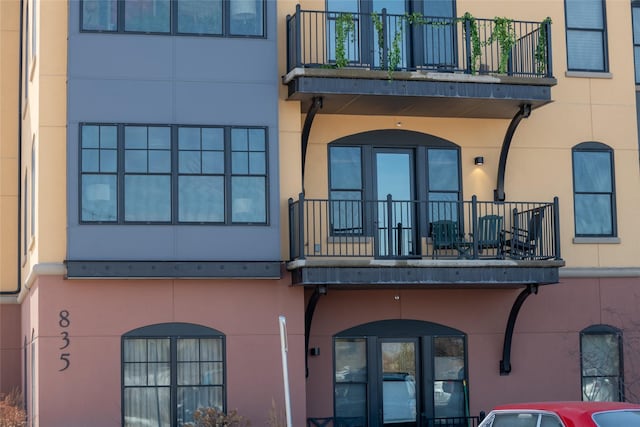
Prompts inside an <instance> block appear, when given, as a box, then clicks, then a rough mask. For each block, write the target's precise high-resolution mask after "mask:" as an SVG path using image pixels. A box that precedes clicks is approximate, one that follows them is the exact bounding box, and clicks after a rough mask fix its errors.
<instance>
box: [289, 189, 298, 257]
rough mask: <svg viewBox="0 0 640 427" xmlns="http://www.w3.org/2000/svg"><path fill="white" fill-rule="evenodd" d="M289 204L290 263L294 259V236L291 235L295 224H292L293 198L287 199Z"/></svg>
mask: <svg viewBox="0 0 640 427" xmlns="http://www.w3.org/2000/svg"><path fill="white" fill-rule="evenodd" d="M288 202H289V204H288V206H289V260H290V261H292V260H293V259H294V257H295V253H294V251H295V246H294V244H295V240H294V236H295V234H294V233H293V227H295V226H296V225H297V224H295V223H294V218H295V214H294V212H293V198H292V197H289V200H288Z"/></svg>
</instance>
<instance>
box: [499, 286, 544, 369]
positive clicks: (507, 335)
mask: <svg viewBox="0 0 640 427" xmlns="http://www.w3.org/2000/svg"><path fill="white" fill-rule="evenodd" d="M537 293H538V285H534V284H530V285H527V287H526V289H524V290H523V291H522V292H520V295H518V297H517V298H516V300H515V302H514V303H513V307H511V313H509V321H508V322H507V329H506V330H505V332H504V345H503V347H502V360H501V361H500V375H509V373H510V372H511V341H512V339H513V330H514V328H515V326H516V319H517V318H518V312H519V311H520V307H522V304H524V302H525V300H526V299H527V297H529V295H531V294H537Z"/></svg>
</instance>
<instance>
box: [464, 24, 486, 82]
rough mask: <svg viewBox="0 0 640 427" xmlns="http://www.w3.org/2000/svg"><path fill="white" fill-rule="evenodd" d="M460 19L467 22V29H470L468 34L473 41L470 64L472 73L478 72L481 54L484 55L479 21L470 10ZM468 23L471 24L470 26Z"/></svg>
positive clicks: (471, 41)
mask: <svg viewBox="0 0 640 427" xmlns="http://www.w3.org/2000/svg"><path fill="white" fill-rule="evenodd" d="M460 21H462V22H463V23H464V24H465V26H464V28H465V31H469V34H468V36H469V39H470V43H471V63H470V64H469V68H470V69H471V74H477V73H478V70H479V69H480V56H481V55H482V46H481V44H480V32H479V31H478V21H476V18H474V17H473V15H471V14H470V13H469V12H465V14H464V15H463V16H462V18H460ZM467 23H468V24H469V25H468V26H467ZM467 28H468V30H467Z"/></svg>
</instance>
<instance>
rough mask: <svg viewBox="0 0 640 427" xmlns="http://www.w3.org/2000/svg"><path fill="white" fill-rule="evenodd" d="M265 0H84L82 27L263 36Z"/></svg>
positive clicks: (149, 31) (150, 31) (84, 28)
mask: <svg viewBox="0 0 640 427" xmlns="http://www.w3.org/2000/svg"><path fill="white" fill-rule="evenodd" d="M264 6H265V1H264V0H123V1H117V0H81V14H80V28H81V30H82V31H99V32H126V33H153V34H179V35H204V36H249V37H263V36H264V34H265V31H264Z"/></svg>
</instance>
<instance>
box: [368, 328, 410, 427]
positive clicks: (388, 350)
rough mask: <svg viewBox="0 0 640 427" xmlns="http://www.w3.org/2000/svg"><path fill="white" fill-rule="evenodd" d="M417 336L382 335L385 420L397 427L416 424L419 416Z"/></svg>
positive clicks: (381, 374) (381, 389) (386, 423)
mask: <svg viewBox="0 0 640 427" xmlns="http://www.w3.org/2000/svg"><path fill="white" fill-rule="evenodd" d="M416 347H417V340H416V339H412V340H409V339H383V340H381V341H380V342H379V351H380V371H379V373H378V376H379V378H380V379H381V380H382V381H381V387H380V388H379V391H380V397H379V399H380V401H381V402H382V405H381V409H382V424H383V425H385V426H395V427H415V426H416V425H417V417H418V400H417V398H418V393H417V391H418V390H420V384H419V383H418V384H416V380H417V379H418V378H419V376H418V375H417V374H418V372H417V363H416V356H417V351H416V350H417V349H416Z"/></svg>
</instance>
